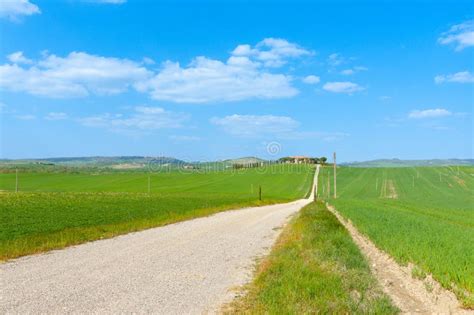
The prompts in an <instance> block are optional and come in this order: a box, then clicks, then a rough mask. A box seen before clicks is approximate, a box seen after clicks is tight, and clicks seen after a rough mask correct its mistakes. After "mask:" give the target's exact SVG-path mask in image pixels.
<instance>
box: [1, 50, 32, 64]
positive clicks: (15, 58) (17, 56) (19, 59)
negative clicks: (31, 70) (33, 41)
mask: <svg viewBox="0 0 474 315" xmlns="http://www.w3.org/2000/svg"><path fill="white" fill-rule="evenodd" d="M7 59H8V60H10V62H12V63H16V64H21V63H23V64H31V63H33V61H32V60H31V59H28V58H26V57H25V56H24V55H23V52H22V51H17V52H14V53H12V54H9V55H8V56H7Z"/></svg>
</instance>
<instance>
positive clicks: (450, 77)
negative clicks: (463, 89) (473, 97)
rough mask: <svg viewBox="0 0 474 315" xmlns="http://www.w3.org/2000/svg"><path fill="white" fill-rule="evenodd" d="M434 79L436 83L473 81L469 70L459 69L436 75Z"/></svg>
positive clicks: (473, 78)
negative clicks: (454, 71)
mask: <svg viewBox="0 0 474 315" xmlns="http://www.w3.org/2000/svg"><path fill="white" fill-rule="evenodd" d="M434 80H435V83H437V84H440V83H444V82H456V83H473V82H474V75H473V74H472V73H470V72H469V71H461V72H457V73H454V74H447V75H437V76H435V78H434Z"/></svg>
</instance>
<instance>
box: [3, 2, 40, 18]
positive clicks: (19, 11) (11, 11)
mask: <svg viewBox="0 0 474 315" xmlns="http://www.w3.org/2000/svg"><path fill="white" fill-rule="evenodd" d="M39 13H41V11H40V9H39V8H38V6H37V5H36V4H33V3H31V2H30V1H29V0H2V1H0V18H9V19H11V20H17V19H18V18H19V17H20V16H22V15H33V14H39Z"/></svg>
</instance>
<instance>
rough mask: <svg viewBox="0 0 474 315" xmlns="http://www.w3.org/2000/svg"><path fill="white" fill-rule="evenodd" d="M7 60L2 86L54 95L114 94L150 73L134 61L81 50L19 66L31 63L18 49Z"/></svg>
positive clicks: (2, 69) (0, 78)
mask: <svg viewBox="0 0 474 315" xmlns="http://www.w3.org/2000/svg"><path fill="white" fill-rule="evenodd" d="M9 59H10V61H11V62H12V63H9V64H4V65H1V66H0V88H1V89H4V90H10V91H18V92H26V93H29V94H33V95H40V96H47V97H55V98H63V97H64V98H65V97H83V96H87V95H89V94H91V93H93V94H116V93H120V92H124V91H126V90H127V89H128V87H129V86H131V85H133V84H135V83H136V82H137V81H140V80H145V79H146V78H148V77H149V76H150V75H151V73H150V72H149V71H148V70H147V69H146V68H144V67H142V66H141V65H140V64H138V63H136V62H133V61H130V60H127V59H118V58H106V57H101V56H96V55H90V54H87V53H84V52H71V53H70V54H69V55H67V56H66V57H58V56H56V55H44V56H43V58H42V59H41V60H38V61H34V62H33V63H32V64H31V65H29V66H22V65H20V63H23V64H24V63H30V62H25V61H30V60H29V59H27V58H26V57H25V56H23V54H22V53H21V52H17V53H13V54H10V55H9Z"/></svg>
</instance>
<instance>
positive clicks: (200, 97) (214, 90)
mask: <svg viewBox="0 0 474 315" xmlns="http://www.w3.org/2000/svg"><path fill="white" fill-rule="evenodd" d="M291 81H292V78H291V77H290V76H287V75H284V74H274V73H270V72H267V71H265V70H262V69H261V68H260V67H259V65H258V64H256V63H254V62H253V61H251V60H250V59H249V58H248V57H236V56H232V57H230V58H229V59H228V60H227V62H221V61H219V60H214V59H208V58H206V57H197V58H196V59H194V60H193V62H192V63H191V64H190V65H189V66H187V67H181V66H180V64H179V63H173V62H166V63H165V64H164V65H163V68H162V69H161V71H160V72H159V73H157V74H156V75H155V76H154V77H153V78H151V79H150V80H148V81H146V82H142V83H140V84H138V85H137V87H138V89H139V91H148V92H149V93H150V96H151V97H152V98H153V99H156V100H166V101H172V102H177V103H208V102H230V101H239V100H243V99H250V98H259V99H271V98H286V97H291V96H294V95H296V94H298V90H296V89H295V88H294V87H292V86H291Z"/></svg>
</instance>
